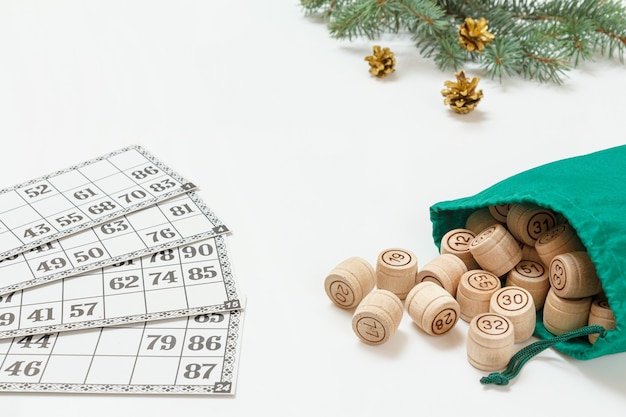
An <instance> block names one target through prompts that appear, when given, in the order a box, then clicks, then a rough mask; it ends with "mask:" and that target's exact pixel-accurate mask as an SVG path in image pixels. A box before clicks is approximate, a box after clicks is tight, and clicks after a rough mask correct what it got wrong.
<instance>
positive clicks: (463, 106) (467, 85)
mask: <svg viewBox="0 0 626 417" xmlns="http://www.w3.org/2000/svg"><path fill="white" fill-rule="evenodd" d="M454 75H455V76H456V82H454V81H446V82H445V83H444V85H445V86H446V87H447V88H445V89H443V90H441V94H442V95H443V96H444V97H445V99H444V100H443V103H444V104H445V105H448V106H450V108H451V109H452V110H454V111H455V112H457V113H460V114H467V113H469V112H471V111H472V110H474V108H475V107H476V106H477V105H478V103H479V102H480V100H481V99H482V98H483V90H476V86H477V85H478V82H479V81H480V78H478V77H474V78H472V79H471V80H470V79H469V78H467V77H466V76H465V71H463V70H461V71H459V72H457V73H455V74H454Z"/></svg>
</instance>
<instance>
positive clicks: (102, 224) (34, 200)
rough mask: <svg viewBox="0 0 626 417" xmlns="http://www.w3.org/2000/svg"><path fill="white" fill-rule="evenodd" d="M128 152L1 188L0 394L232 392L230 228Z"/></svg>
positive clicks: (164, 170)
mask: <svg viewBox="0 0 626 417" xmlns="http://www.w3.org/2000/svg"><path fill="white" fill-rule="evenodd" d="M194 189H195V185H194V184H193V183H192V182H190V181H188V180H187V179H185V178H183V177H181V176H180V175H179V174H178V173H176V172H174V171H173V170H172V169H170V168H169V167H168V166H167V165H165V164H164V163H163V162H161V161H160V160H158V159H156V158H155V157H154V156H153V155H151V154H150V153H149V152H148V151H146V150H145V149H144V148H142V147H139V146H132V147H128V148H124V149H121V150H118V151H116V152H113V153H111V154H108V155H104V156H102V157H100V158H96V159H93V160H89V161H86V162H83V163H81V164H79V165H75V166H72V167H70V168H68V169H64V170H61V171H58V172H55V173H52V174H50V175H47V176H44V177H41V178H36V179H33V180H31V181H28V182H25V183H22V184H19V185H16V186H14V187H11V188H7V189H4V190H0V391H20V392H28V391H29V392H73V393H145V394H157V393H158V394H163V393H172V394H210V395H233V394H234V392H235V387H236V378H237V368H238V364H239V356H240V355H239V354H240V348H241V337H242V328H243V307H244V306H243V302H242V301H243V299H244V297H243V296H242V294H241V293H240V290H239V288H238V285H237V283H236V282H235V278H234V276H233V273H232V270H231V264H230V260H229V257H228V251H227V247H226V240H225V235H226V234H227V233H228V231H229V229H228V227H227V226H226V225H224V224H222V222H221V221H220V220H219V218H218V217H217V216H216V215H215V213H213V212H212V211H211V209H210V208H209V207H207V206H206V205H205V203H204V202H203V201H202V200H201V198H200V197H199V196H198V194H196V193H195V192H194Z"/></svg>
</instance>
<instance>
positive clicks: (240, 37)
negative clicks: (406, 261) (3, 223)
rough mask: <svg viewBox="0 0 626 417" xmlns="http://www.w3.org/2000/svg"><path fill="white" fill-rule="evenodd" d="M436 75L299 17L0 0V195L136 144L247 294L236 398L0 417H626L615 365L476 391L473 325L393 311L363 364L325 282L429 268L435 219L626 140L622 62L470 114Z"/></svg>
mask: <svg viewBox="0 0 626 417" xmlns="http://www.w3.org/2000/svg"><path fill="white" fill-rule="evenodd" d="M374 44H381V45H382V46H388V47H390V48H391V49H392V51H394V52H395V54H396V58H397V70H396V72H395V73H394V74H393V75H391V76H389V77H388V78H386V79H383V80H379V79H376V78H374V77H372V76H371V75H370V74H369V73H368V66H367V63H366V62H364V60H363V58H364V57H365V56H366V55H369V54H370V53H371V48H372V46H373V45H374ZM466 71H467V72H468V74H470V75H472V76H481V77H482V75H481V74H480V73H479V72H478V71H477V69H476V68H472V67H468V68H466ZM451 79H454V76H453V73H452V72H441V71H440V70H438V69H437V68H436V67H435V66H434V64H433V62H432V61H431V60H429V59H426V58H423V57H420V55H419V54H418V50H417V48H415V47H414V45H413V44H412V42H411V40H410V39H409V38H407V37H403V36H397V37H389V38H387V39H384V40H380V41H376V42H374V41H368V40H355V41H353V42H347V41H338V40H335V39H332V38H330V37H329V35H328V32H327V29H326V27H325V26H324V24H323V23H322V22H321V21H319V20H318V19H315V18H309V17H305V16H304V14H303V12H302V10H301V8H300V6H299V3H298V1H297V0H281V1H279V0H266V1H257V0H243V1H238V2H234V1H231V2H217V1H208V0H199V1H196V0H184V1H155V0H151V1H148V0H146V1H139V0H127V1H119V0H115V1H94V0H91V1H89V2H84V1H30V0H28V1H26V0H22V1H2V2H0V137H1V138H2V152H1V153H0V188H5V187H9V186H12V185H14V184H17V183H20V182H23V181H26V180H29V179H31V178H35V177H37V176H40V175H45V174H48V173H51V172H53V171H55V170H57V169H61V168H65V167H67V166H70V165H72V164H75V163H78V162H82V161H84V160H87V159H90V158H93V157H96V156H100V155H102V154H105V153H108V152H110V151H113V150H116V149H119V148H122V147H124V146H127V145H131V144H139V145H142V146H144V147H146V148H147V149H148V150H150V151H151V152H152V153H154V154H155V155H156V156H157V157H159V158H161V159H162V160H164V161H165V162H167V163H168V164H169V165H170V166H172V167H173V168H174V169H176V170H177V171H179V172H180V173H181V174H183V175H184V176H186V177H187V178H189V179H192V180H193V181H194V182H195V183H197V184H198V185H199V186H200V190H199V194H200V196H201V197H202V198H203V199H204V200H205V201H206V202H207V204H208V205H209V206H210V207H211V208H212V209H213V210H214V211H215V212H216V213H217V214H218V215H219V216H220V218H221V219H222V220H223V221H224V222H225V223H226V224H228V226H229V227H230V228H231V229H232V231H233V232H232V234H231V235H229V236H228V238H227V239H228V243H229V248H230V254H231V258H232V260H233V267H234V271H235V273H236V276H237V279H238V281H239V283H240V285H241V287H242V290H243V291H244V292H245V293H246V294H247V297H248V303H247V313H246V318H245V327H244V338H243V346H242V348H243V350H242V354H241V363H240V370H239V375H238V387H237V393H236V395H235V396H234V397H232V398H231V397H229V398H215V397H191V396H174V397H172V396H140V395H135V396H124V395H97V394H94V395H76V394H17V393H3V394H0V401H1V402H2V410H3V412H2V414H3V415H6V416H35V415H38V416H41V415H45V416H46V417H52V416H87V415H89V416H104V415H106V416H124V415H146V416H181V415H185V416H196V415H204V416H210V415H213V416H226V415H230V416H251V415H256V414H259V413H263V415H266V413H273V414H274V415H285V416H287V415H289V416H338V415H350V416H352V415H354V416H380V415H426V414H425V413H428V415H430V414H431V413H433V412H434V413H437V414H435V415H446V416H447V415H453V413H454V414H463V415H485V414H487V413H488V414H491V415H509V416H518V415H530V414H531V413H536V412H538V411H540V410H545V411H546V412H547V411H550V412H563V413H565V412H567V411H572V410H574V411H576V412H577V413H576V415H597V414H600V413H605V412H609V410H615V411H619V410H624V406H626V380H625V379H624V375H625V374H626V354H624V353H622V354H616V355H611V356H606V357H602V358H598V359H593V360H591V361H577V360H573V359H570V358H568V357H566V356H564V355H562V354H560V353H557V352H556V351H554V350H548V351H546V352H544V353H542V354H541V355H539V356H538V357H536V358H535V359H533V360H532V361H531V362H529V363H528V364H527V365H526V367H525V368H524V369H523V370H522V373H521V374H520V375H519V376H518V377H517V378H516V379H515V380H513V381H512V383H511V384H510V385H509V386H508V387H502V388H500V387H493V386H488V387H486V386H483V385H481V384H480V383H479V379H480V377H481V376H483V375H484V374H485V372H482V371H479V370H476V369H474V368H472V367H471V366H470V365H469V363H468V362H467V360H466V357H465V335H466V332H467V328H468V326H467V323H465V322H459V323H458V325H457V326H456V327H455V328H454V329H453V330H452V331H451V332H450V333H449V334H447V335H445V336H442V337H439V338H432V337H428V336H426V335H425V334H424V333H421V332H420V331H419V330H418V329H417V328H416V327H415V326H414V325H413V324H412V322H411V320H410V317H408V315H406V314H405V316H404V318H403V320H402V323H401V325H400V328H399V329H398V332H397V334H396V335H395V336H394V338H393V339H392V340H391V341H389V342H388V343H387V344H384V345H381V346H377V347H372V346H367V345H365V344H364V343H362V342H360V341H359V340H358V339H357V338H356V336H355V335H354V334H353V333H352V330H351V324H350V323H351V314H352V313H351V312H346V311H343V310H340V309H338V308H336V307H335V306H334V305H332V303H331V302H330V300H329V299H328V298H327V297H326V295H325V293H324V290H323V280H324V278H325V276H326V274H328V272H329V271H330V270H331V269H332V268H333V267H334V266H335V265H336V264H338V263H339V262H341V261H342V260H344V259H346V258H347V257H350V256H361V257H363V258H365V259H367V260H369V261H370V262H372V263H375V260H376V256H377V255H378V253H379V252H381V251H382V250H384V249H386V248H389V247H403V248H406V249H409V250H411V251H413V252H414V253H415V254H416V255H417V257H418V262H419V264H420V265H423V264H425V263H426V262H427V261H428V260H430V259H432V258H433V257H435V256H436V255H437V251H436V248H435V246H434V244H433V242H432V239H431V237H430V236H431V228H430V227H431V225H430V220H429V211H428V209H429V207H430V206H431V205H432V204H434V203H436V202H439V201H442V200H448V199H453V198H458V197H464V196H468V195H472V194H474V193H476V192H478V191H480V190H482V189H483V188H485V187H487V186H489V185H491V184H493V183H494V182H497V181H499V180H501V179H504V178H506V177H508V176H510V175H513V174H515V173H518V172H520V171H523V170H525V169H528V168H531V167H534V166H537V165H539V164H543V163H546V162H550V161H553V160H557V159H561V158H565V157H570V156H576V155H581V154H585V153H589V152H593V151H596V150H600V149H604V148H608V147H612V146H616V145H621V144H623V143H624V142H625V138H624V114H625V113H624V110H625V108H626V107H625V104H624V95H625V93H626V83H624V81H626V66H624V65H623V64H620V63H619V62H618V61H609V60H606V59H604V58H598V59H597V60H596V61H595V62H593V63H584V64H582V65H581V66H580V67H579V68H577V69H575V70H573V71H571V72H570V73H569V78H568V79H567V80H566V81H565V83H564V85H562V86H557V85H554V84H540V83H537V82H530V81H524V80H521V79H518V78H515V79H505V80H503V81H502V82H501V83H500V82H499V81H498V80H489V79H487V78H486V77H483V79H482V80H481V82H480V84H479V86H480V88H482V89H483V91H484V99H483V101H482V102H481V103H480V104H479V106H478V107H477V110H476V111H474V112H473V113H471V114H469V115H466V116H459V115H456V114H454V113H452V112H451V111H450V110H449V109H447V108H446V107H445V106H444V105H443V103H442V100H443V98H442V97H441V95H440V90H441V89H442V88H443V82H444V81H445V80H451ZM268 415H269V414H268Z"/></svg>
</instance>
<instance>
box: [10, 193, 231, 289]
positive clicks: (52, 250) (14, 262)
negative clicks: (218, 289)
mask: <svg viewBox="0 0 626 417" xmlns="http://www.w3.org/2000/svg"><path fill="white" fill-rule="evenodd" d="M226 232H228V228H227V227H226V226H225V225H223V224H222V222H221V221H220V220H219V219H218V218H217V216H216V215H215V214H214V213H213V212H212V211H211V210H210V209H209V208H208V207H206V205H205V204H204V203H203V202H202V201H201V200H200V198H199V197H198V196H197V195H196V194H195V193H193V192H189V193H187V194H186V195H183V196H177V197H174V198H172V199H169V200H167V201H163V202H160V203H158V204H156V205H154V206H151V207H147V208H144V209H142V210H140V211H136V212H133V213H130V214H127V215H125V216H123V217H120V218H116V219H113V220H111V221H110V222H108V223H105V224H101V225H98V226H95V227H92V228H90V229H87V230H83V231H81V232H78V233H75V234H73V235H71V236H66V237H64V238H62V239H59V240H56V241H54V242H47V243H45V244H43V245H41V246H38V247H36V248H32V249H30V250H29V251H27V252H24V253H21V254H14V255H12V256H10V257H8V258H6V259H3V260H0V294H8V293H11V292H14V291H17V290H20V289H24V288H28V287H33V286H36V285H41V284H44V283H47V282H50V281H53V280H58V279H61V278H64V277H68V276H71V275H76V274H79V273H82V272H85V271H89V270H92V269H95V268H100V267H104V266H107V265H111V264H114V263H119V262H122V261H124V260H128V259H133V258H137V257H140V256H143V255H145V254H148V253H154V252H157V251H160V250H164V249H167V248H171V247H175V246H179V245H182V244H185V243H188V242H193V241H197V240H200V239H204V238H207V237H210V236H215V235H219V234H223V233H226Z"/></svg>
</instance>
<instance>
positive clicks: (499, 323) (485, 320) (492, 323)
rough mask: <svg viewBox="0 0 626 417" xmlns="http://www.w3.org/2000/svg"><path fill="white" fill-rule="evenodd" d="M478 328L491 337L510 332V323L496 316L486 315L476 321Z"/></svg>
mask: <svg viewBox="0 0 626 417" xmlns="http://www.w3.org/2000/svg"><path fill="white" fill-rule="evenodd" d="M476 326H477V327H478V329H479V330H480V331H482V332H483V333H486V334H490V335H500V334H504V333H506V332H507V331H508V330H509V323H508V322H507V321H506V320H505V319H503V318H502V317H499V316H496V315H494V314H485V315H484V316H481V317H479V318H478V319H476Z"/></svg>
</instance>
